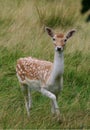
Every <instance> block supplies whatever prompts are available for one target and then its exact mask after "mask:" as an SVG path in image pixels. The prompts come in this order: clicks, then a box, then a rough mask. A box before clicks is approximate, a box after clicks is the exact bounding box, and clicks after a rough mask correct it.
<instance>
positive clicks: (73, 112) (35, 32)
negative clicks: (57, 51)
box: [0, 0, 90, 129]
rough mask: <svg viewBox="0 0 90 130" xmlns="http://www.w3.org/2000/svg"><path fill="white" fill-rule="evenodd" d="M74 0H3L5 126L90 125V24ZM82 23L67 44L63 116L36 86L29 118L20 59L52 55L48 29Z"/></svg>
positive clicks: (0, 52) (0, 95)
mask: <svg viewBox="0 0 90 130" xmlns="http://www.w3.org/2000/svg"><path fill="white" fill-rule="evenodd" d="M80 8H81V6H80V1H78V0H75V1H72V0H68V1H63V0H52V1H51V0H41V1H40V0H34V1H33V0H31V1H28V0H14V1H12V0H5V1H3V0H1V1H0V129H61V128H62V129H64V128H67V129H70V128H72V129H73V128H76V129H78V128H79V129H88V128H90V89H89V87H90V78H89V71H90V69H89V59H90V58H89V57H90V51H89V50H90V46H89V43H90V36H89V34H90V24H89V23H85V22H84V20H85V17H86V15H85V16H81V15H80V13H79V11H80ZM44 26H50V27H52V28H53V29H55V31H56V32H57V31H60V32H61V31H62V32H64V33H65V32H67V31H68V30H69V29H72V28H75V29H77V33H76V34H75V36H74V37H73V38H72V39H70V40H69V41H68V43H67V46H66V48H65V52H64V55H65V73H64V88H63V91H62V93H61V95H60V96H59V101H58V103H59V107H60V111H61V114H62V119H63V122H62V124H59V123H58V122H56V121H55V119H54V118H53V117H52V115H51V113H50V103H49V102H50V101H49V99H47V98H46V97H44V96H42V95H40V94H39V93H36V92H33V93H32V96H33V109H32V110H31V118H30V120H29V119H28V118H27V114H26V110H25V105H24V98H23V94H22V92H21V90H20V87H19V83H18V81H17V78H16V72H15V66H16V60H17V59H18V58H20V57H25V56H32V57H36V58H39V59H44V60H49V61H53V55H54V49H53V45H52V41H51V39H49V37H48V36H47V34H46V33H45V31H44Z"/></svg>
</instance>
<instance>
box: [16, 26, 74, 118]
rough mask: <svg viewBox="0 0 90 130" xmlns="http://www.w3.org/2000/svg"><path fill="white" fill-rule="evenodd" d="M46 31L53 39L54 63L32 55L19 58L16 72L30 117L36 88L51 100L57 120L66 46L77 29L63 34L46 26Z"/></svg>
mask: <svg viewBox="0 0 90 130" xmlns="http://www.w3.org/2000/svg"><path fill="white" fill-rule="evenodd" d="M45 31H46V32H47V34H48V35H49V36H50V37H51V38H52V41H53V46H54V61H53V63H52V62H50V61H45V60H40V59H36V58H32V57H25V58H20V59H18V60H17V65H16V74H17V78H18V80H19V83H20V86H21V90H22V92H23V94H24V98H25V106H26V110H27V115H28V116H29V117H30V109H31V108H32V96H31V91H32V90H35V91H37V92H40V93H41V94H42V95H44V96H46V97H48V98H49V99H50V100H51V112H52V113H53V114H54V115H55V116H56V118H57V120H60V118H61V113H60V110H59V106H58V103H57V102H58V95H59V93H60V92H61V90H62V88H63V73H64V48H65V45H66V43H67V41H68V39H69V38H71V37H72V36H73V34H74V33H75V32H76V30H75V29H72V30H70V31H68V32H67V33H66V34H63V33H55V32H54V31H53V30H52V29H51V28H50V27H45Z"/></svg>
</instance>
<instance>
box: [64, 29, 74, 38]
mask: <svg viewBox="0 0 90 130" xmlns="http://www.w3.org/2000/svg"><path fill="white" fill-rule="evenodd" d="M75 32H76V30H75V29H72V30H70V31H69V32H67V34H66V39H69V38H70V37H72V36H73V34H74V33H75Z"/></svg>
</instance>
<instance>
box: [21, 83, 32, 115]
mask: <svg viewBox="0 0 90 130" xmlns="http://www.w3.org/2000/svg"><path fill="white" fill-rule="evenodd" d="M21 90H22V92H23V95H24V99H25V106H26V110H27V114H28V116H30V108H31V105H32V99H31V94H30V89H29V87H28V85H26V84H22V85H21Z"/></svg>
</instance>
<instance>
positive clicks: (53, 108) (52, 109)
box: [51, 101, 56, 114]
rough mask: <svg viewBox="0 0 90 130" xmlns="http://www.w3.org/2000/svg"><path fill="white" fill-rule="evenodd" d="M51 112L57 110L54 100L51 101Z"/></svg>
mask: <svg viewBox="0 0 90 130" xmlns="http://www.w3.org/2000/svg"><path fill="white" fill-rule="evenodd" d="M51 112H52V114H55V112H56V111H55V106H54V103H53V101H51Z"/></svg>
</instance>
